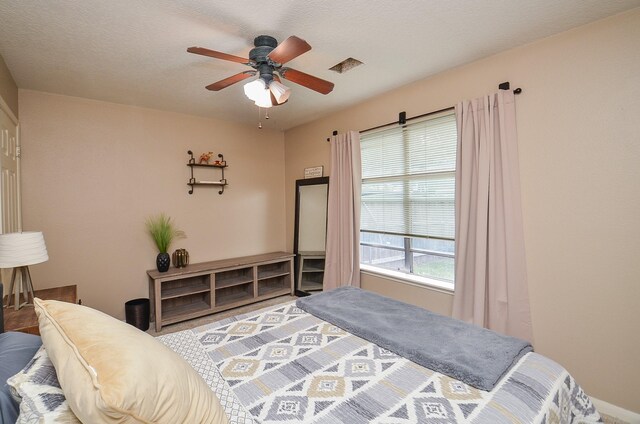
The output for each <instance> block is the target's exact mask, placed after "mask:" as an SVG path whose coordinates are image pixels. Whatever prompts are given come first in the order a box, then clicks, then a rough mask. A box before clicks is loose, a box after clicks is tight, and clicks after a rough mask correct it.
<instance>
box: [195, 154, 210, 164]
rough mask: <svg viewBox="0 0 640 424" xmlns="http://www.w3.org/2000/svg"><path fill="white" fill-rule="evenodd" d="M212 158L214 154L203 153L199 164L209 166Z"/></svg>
mask: <svg viewBox="0 0 640 424" xmlns="http://www.w3.org/2000/svg"><path fill="white" fill-rule="evenodd" d="M211 156H213V152H208V153H203V154H201V155H200V161H199V162H198V163H202V162H204V163H206V164H207V165H208V164H209V160H210V159H211Z"/></svg>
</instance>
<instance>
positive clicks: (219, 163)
mask: <svg viewBox="0 0 640 424" xmlns="http://www.w3.org/2000/svg"><path fill="white" fill-rule="evenodd" d="M213 164H214V165H217V166H220V165H222V162H220V161H219V160H217V161H215V162H213Z"/></svg>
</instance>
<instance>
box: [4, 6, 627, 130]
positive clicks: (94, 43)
mask: <svg viewBox="0 0 640 424" xmlns="http://www.w3.org/2000/svg"><path fill="white" fill-rule="evenodd" d="M638 6H640V0H606V1H603V0H482V1H481V0H448V1H442V0H441V1H437V0H322V1H320V0H313V1H304V0H261V1H256V0H242V1H239V0H235V1H231V0H218V1H214V0H208V1H204V0H108V1H105V0H81V1H78V0H47V1H36V0H0V55H2V56H3V57H4V59H5V62H6V63H7V66H8V67H9V70H10V71H11V73H12V75H13V77H14V79H15V81H16V83H17V85H18V87H20V88H26V89H32V90H40V91H46V92H51V93H60V94H66V95H70V96H79V97H86V98H91V99H98V100H106V101H110V102H116V103H122V104H130V105H139V106H144V107H150V108H156V109H163V110H171V111H177V112H182V113H187V114H193V115H201V116H208V117H216V118H220V119H225V120H232V121H238V122H245V123H249V124H251V125H255V124H256V121H257V114H258V112H257V108H256V106H254V105H253V103H252V102H250V101H249V100H248V99H247V98H246V97H245V96H244V94H243V91H242V86H243V83H238V84H235V85H233V86H231V87H229V88H226V89H224V90H222V91H220V92H210V91H208V90H205V88H204V87H205V86H206V85H208V84H210V83H212V82H215V81H218V80H220V79H223V78H225V77H227V76H230V75H232V74H235V73H238V72H240V71H243V70H246V69H250V68H248V67H246V66H244V65H241V64H238V63H232V62H226V61H222V60H216V59H212V58H207V57H203V56H197V55H193V54H189V53H187V52H186V49H187V47H190V46H201V47H207V48H210V49H213V50H218V51H222V52H226V53H230V54H234V55H238V56H244V57H247V55H248V53H249V50H250V49H251V47H252V45H253V38H254V37H255V36H257V35H260V34H266V35H271V36H274V37H276V38H277V39H278V41H282V40H284V39H285V38H286V37H288V36H289V35H296V36H298V37H300V38H303V39H305V40H306V41H307V42H308V43H309V44H311V46H312V47H313V49H312V50H311V51H309V52H307V53H305V54H304V55H302V56H300V57H298V58H296V59H294V60H293V61H291V62H289V63H288V65H289V66H290V67H292V68H294V69H297V70H300V71H303V72H306V73H310V74H312V75H315V76H318V77H320V78H323V79H327V80H330V81H332V82H334V83H335V89H334V91H333V92H332V93H330V94H329V95H326V96H323V95H321V94H318V93H316V92H314V91H311V90H308V89H306V88H303V87H301V86H298V85H296V84H294V83H291V82H289V83H286V82H285V83H286V84H287V85H288V86H290V87H291V88H292V94H291V98H290V100H289V102H288V103H287V104H285V105H283V106H280V107H278V108H273V109H271V112H270V115H271V117H272V119H270V120H269V122H268V124H267V126H269V127H272V128H277V129H288V128H291V127H294V126H296V125H299V124H302V123H305V122H308V121H311V120H314V119H316V118H318V117H320V116H322V115H324V114H328V113H330V112H332V111H335V110H337V109H339V108H343V107H346V106H348V105H351V104H354V103H357V102H359V101H362V100H364V99H366V98H369V97H372V96H374V95H376V94H380V93H383V92H385V91H388V90H390V89H393V88H396V87H399V86H401V85H404V84H407V83H409V82H412V81H415V80H419V79H422V78H425V77H427V76H429V75H433V74H435V73H437V72H440V71H443V70H445V69H448V68H451V67H454V66H458V65H461V64H464V63H468V62H471V61H473V60H476V59H479V58H482V57H486V56H488V55H491V54H494V53H497V52H499V51H502V50H506V49H509V48H512V47H515V46H518V45H522V44H525V43H528V42H531V41H533V40H535V39H538V38H542V37H546V36H549V35H552V34H555V33H558V32H561V31H565V30H567V29H569V28H573V27H576V26H579V25H582V24H585V23H587V22H591V21H594V20H597V19H600V18H603V17H606V16H609V15H613V14H616V13H619V12H622V11H625V10H628V9H631V8H633V7H638ZM348 57H353V58H356V59H358V60H361V61H362V62H364V65H362V66H359V67H357V68H355V69H353V70H352V71H350V72H348V73H345V74H337V73H334V72H331V71H329V70H328V68H330V67H331V66H333V65H335V64H336V63H338V62H340V61H342V60H344V59H346V58H348Z"/></svg>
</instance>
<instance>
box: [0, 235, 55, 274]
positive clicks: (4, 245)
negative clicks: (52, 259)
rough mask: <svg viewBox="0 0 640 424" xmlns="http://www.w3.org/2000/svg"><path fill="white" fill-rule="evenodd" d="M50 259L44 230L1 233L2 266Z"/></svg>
mask: <svg viewBox="0 0 640 424" xmlns="http://www.w3.org/2000/svg"><path fill="white" fill-rule="evenodd" d="M48 260H49V255H48V254H47V246H46V245H45V244H44V236H43V235H42V232H40V231H25V232H22V233H7V234H0V268H15V267H18V266H27V265H35V264H39V263H42V262H46V261H48Z"/></svg>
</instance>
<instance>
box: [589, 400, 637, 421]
mask: <svg viewBox="0 0 640 424" xmlns="http://www.w3.org/2000/svg"><path fill="white" fill-rule="evenodd" d="M591 400H592V401H593V405H594V406H595V407H596V409H597V410H598V412H601V413H603V414H607V415H610V416H612V417H614V418H617V419H619V420H622V421H626V422H628V423H629V424H640V414H636V413H635V412H632V411H628V410H626V409H624V408H620V407H619V406H616V405H613V404H611V403H609V402H605V401H603V400H600V399H596V398H594V397H592V398H591Z"/></svg>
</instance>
